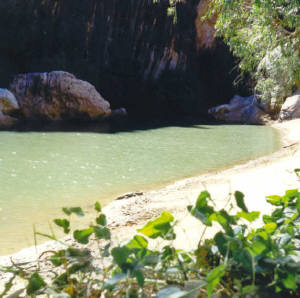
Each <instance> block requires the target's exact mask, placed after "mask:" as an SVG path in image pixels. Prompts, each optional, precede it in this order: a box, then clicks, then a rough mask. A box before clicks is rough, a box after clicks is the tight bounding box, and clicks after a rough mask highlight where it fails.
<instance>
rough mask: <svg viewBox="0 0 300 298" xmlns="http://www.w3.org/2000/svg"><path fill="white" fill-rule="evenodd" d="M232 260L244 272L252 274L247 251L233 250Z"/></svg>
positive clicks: (250, 259)
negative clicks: (241, 267) (240, 266)
mask: <svg viewBox="0 0 300 298" xmlns="http://www.w3.org/2000/svg"><path fill="white" fill-rule="evenodd" d="M233 259H234V260H235V262H237V263H238V264H240V265H242V266H243V268H244V270H246V271H247V272H249V273H252V257H251V254H250V252H249V250H248V249H235V250H234V251H233Z"/></svg>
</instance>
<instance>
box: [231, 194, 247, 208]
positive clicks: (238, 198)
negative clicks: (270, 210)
mask: <svg viewBox="0 0 300 298" xmlns="http://www.w3.org/2000/svg"><path fill="white" fill-rule="evenodd" d="M234 197H235V201H236V204H237V205H238V207H239V208H240V209H242V211H244V212H246V213H248V209H247V207H246V205H245V202H244V197H245V196H244V194H243V193H242V192H240V191H236V192H235V193H234Z"/></svg>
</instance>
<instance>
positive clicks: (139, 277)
mask: <svg viewBox="0 0 300 298" xmlns="http://www.w3.org/2000/svg"><path fill="white" fill-rule="evenodd" d="M133 275H134V276H135V278H136V281H137V283H138V284H139V286H140V287H143V286H144V283H145V277H144V274H143V272H142V271H141V270H135V271H134V273H133Z"/></svg>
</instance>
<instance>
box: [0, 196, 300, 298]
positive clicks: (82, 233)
mask: <svg viewBox="0 0 300 298" xmlns="http://www.w3.org/2000/svg"><path fill="white" fill-rule="evenodd" d="M234 198H235V203H234V205H235V206H233V207H234V208H233V207H232V208H231V209H230V210H229V211H226V210H224V209H222V210H215V208H214V207H213V205H212V199H211V196H210V194H209V193H208V192H207V191H204V192H202V193H201V194H200V195H199V197H198V199H197V201H196V203H195V205H194V206H188V210H189V212H190V214H191V215H192V216H194V217H196V218H197V219H199V220H200V221H201V222H202V223H203V224H204V225H205V226H207V227H211V226H212V225H215V224H218V225H219V227H220V230H219V232H217V233H216V234H215V236H214V237H213V238H211V239H206V240H203V239H202V238H201V239H200V241H199V244H198V247H197V248H196V249H195V250H192V251H183V250H180V249H176V248H175V247H174V246H173V244H172V240H173V239H175V237H176V234H175V232H174V226H175V225H176V221H175V219H174V217H173V216H172V215H171V214H170V213H168V212H163V213H162V214H161V215H160V216H159V217H158V218H156V219H154V220H151V221H149V222H148V223H147V224H146V225H145V226H144V227H142V228H141V229H138V230H137V232H138V233H137V234H136V235H135V236H134V237H133V238H132V239H131V240H130V241H128V242H127V243H125V244H120V245H113V243H112V241H111V235H110V230H109V228H108V226H107V220H106V216H105V215H104V214H103V213H102V210H101V206H100V204H99V203H96V204H95V212H96V214H97V215H96V218H95V222H94V223H93V224H91V225H90V226H89V227H87V228H85V229H81V230H75V231H74V232H73V238H74V244H72V245H67V244H65V248H64V249H60V250H57V251H51V252H46V253H47V254H50V256H49V257H47V258H46V261H47V262H49V263H50V264H51V268H50V269H49V270H47V272H46V277H45V272H43V270H42V269H41V267H40V263H38V266H36V267H32V264H24V263H23V264H13V265H12V266H10V267H5V268H2V271H5V272H9V273H11V274H12V275H11V279H10V280H9V282H7V284H6V289H5V291H4V293H2V296H1V295H0V297H4V296H5V295H6V294H7V293H8V292H9V291H10V290H11V287H12V286H13V284H14V280H15V278H16V277H17V276H19V277H22V278H23V279H25V280H26V281H27V287H26V291H27V295H28V296H38V295H41V294H46V295H48V296H51V297H150V296H153V295H157V297H173V298H175V297H187V296H188V295H189V294H191V293H195V292H196V293H200V294H203V295H204V296H208V297H211V295H212V294H213V293H216V294H217V295H219V296H222V297H224V296H227V297H241V296H242V297H243V296H245V295H248V296H247V297H250V296H251V295H258V296H261V297H295V296H299V295H300V291H299V285H300V254H299V250H300V192H299V191H298V190H287V191H286V192H285V194H284V195H283V196H277V195H273V196H269V197H267V201H268V202H269V203H270V204H272V205H273V206H274V211H273V212H272V214H271V215H263V216H262V219H263V224H262V225H261V226H260V227H259V228H257V229H254V228H251V227H249V223H251V222H253V221H254V220H256V219H258V218H259V216H260V213H259V212H250V211H249V210H248V209H247V207H246V205H245V203H244V195H243V194H242V193H241V192H238V191H237V192H235V194H234ZM232 205H233V204H232ZM234 210H238V211H234ZM63 212H64V213H65V214H66V215H68V216H71V215H72V214H76V215H77V216H83V215H84V213H83V211H82V210H81V208H78V207H75V208H64V209H63ZM54 223H55V224H56V225H57V226H59V227H61V228H62V229H63V231H64V232H65V233H66V234H69V233H70V219H69V218H63V219H55V220H54ZM36 234H39V235H43V236H46V237H48V238H51V239H53V240H57V239H56V238H55V236H54V235H45V234H41V233H36ZM92 239H93V240H95V242H96V244H97V247H98V250H97V251H92V250H91V248H90V244H91V242H92ZM155 239H156V240H155ZM150 241H163V242H162V244H163V245H162V248H161V249H159V250H156V249H150V247H149V243H150ZM39 262H42V261H41V260H40V261H39ZM249 295H250V296H249Z"/></svg>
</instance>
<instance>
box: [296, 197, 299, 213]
mask: <svg viewBox="0 0 300 298" xmlns="http://www.w3.org/2000/svg"><path fill="white" fill-rule="evenodd" d="M296 207H297V211H298V213H300V198H298V199H297V203H296Z"/></svg>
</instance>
